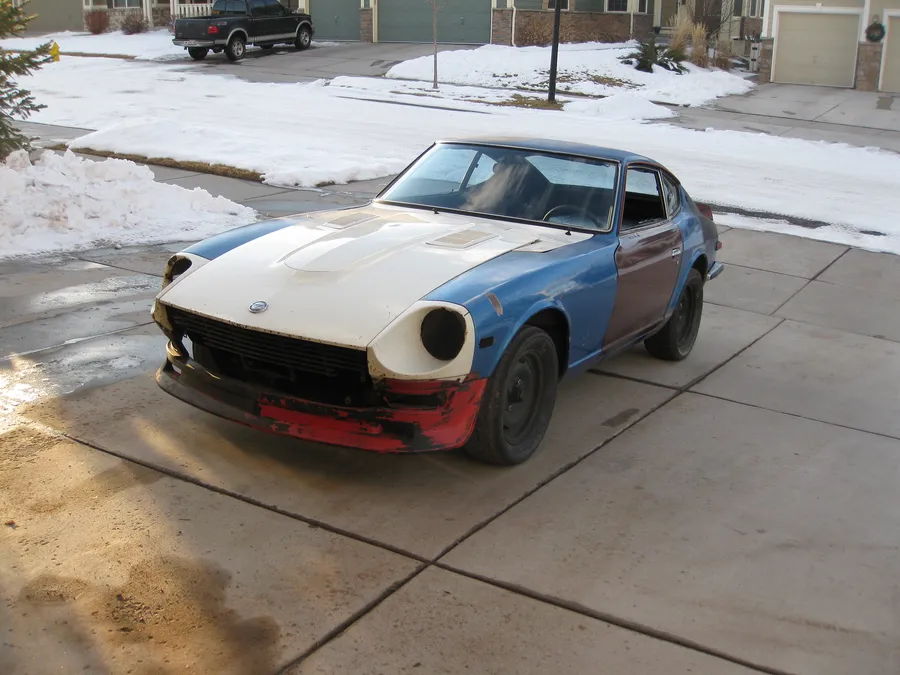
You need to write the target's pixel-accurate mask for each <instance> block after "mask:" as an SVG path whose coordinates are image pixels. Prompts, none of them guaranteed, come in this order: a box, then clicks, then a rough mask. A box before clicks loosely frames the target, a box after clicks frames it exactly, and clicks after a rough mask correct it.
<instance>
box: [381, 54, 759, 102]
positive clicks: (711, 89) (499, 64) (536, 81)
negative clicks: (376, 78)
mask: <svg viewBox="0 0 900 675" xmlns="http://www.w3.org/2000/svg"><path fill="white" fill-rule="evenodd" d="M636 46H637V43H636V42H631V43H625V44H604V43H599V42H593V43H584V44H577V45H560V52H559V66H558V68H559V70H558V76H557V89H558V90H559V91H561V92H566V91H568V92H572V93H579V94H589V95H592V96H616V95H619V94H622V93H628V94H629V95H631V96H640V97H643V98H647V99H650V100H653V101H659V102H661V103H674V104H678V105H693V106H697V105H703V104H705V103H709V102H710V101H712V100H714V99H716V98H718V97H720V96H728V95H730V94H745V93H747V92H748V91H750V89H752V88H753V84H752V83H751V82H750V81H748V80H746V79H744V78H743V77H739V76H738V75H734V74H732V73H728V72H725V71H723V70H707V69H705V68H698V67H696V66H693V65H691V64H689V63H686V64H685V66H686V67H687V69H688V72H686V73H684V74H682V75H679V74H678V73H673V72H671V71H668V70H665V69H664V68H659V67H658V66H654V68H653V72H652V73H644V72H642V71H639V70H636V69H635V68H634V66H629V65H627V64H624V63H622V62H621V61H620V60H619V57H620V56H624V55H626V54H629V53H631V52H632V51H633V50H634V48H635V47H636ZM433 68H434V60H433V57H432V56H423V57H421V58H417V59H412V60H410V61H403V62H402V63H398V64H397V65H396V66H394V67H393V68H391V69H390V70H389V71H388V72H387V75H386V77H388V78H393V79H405V80H426V81H428V80H431V79H432V77H433ZM549 68H550V48H549V47H505V46H502V45H485V46H483V47H479V48H478V49H468V50H455V51H446V52H440V53H439V54H438V78H439V80H440V81H441V82H446V83H449V84H457V85H470V86H480V87H508V88H513V89H523V88H540V87H546V85H547V80H548V78H549Z"/></svg>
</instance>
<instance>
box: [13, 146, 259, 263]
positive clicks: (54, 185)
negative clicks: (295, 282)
mask: <svg viewBox="0 0 900 675" xmlns="http://www.w3.org/2000/svg"><path fill="white" fill-rule="evenodd" d="M255 219H256V212H255V211H253V209H249V208H247V207H244V206H240V205H239V204H235V203H234V202H231V201H229V200H227V199H225V198H224V197H213V196H212V195H210V194H209V193H208V192H206V191H205V190H201V189H200V188H196V189H194V190H186V189H185V188H182V187H180V186H177V185H168V184H166V183H157V182H155V181H154V179H153V172H152V171H151V170H150V169H148V168H147V167H145V166H140V165H138V164H135V163H134V162H128V161H125V160H119V159H107V160H105V161H102V162H94V161H91V160H85V159H82V158H80V157H78V156H76V155H75V154H73V153H71V152H67V153H65V154H64V155H58V154H56V153H54V152H51V151H49V150H47V151H44V153H43V154H42V155H41V156H40V158H38V160H37V161H36V162H35V163H32V162H31V161H30V159H29V157H28V154H27V153H25V152H24V151H17V152H14V153H13V154H12V155H10V156H9V157H8V158H7V159H6V162H5V163H3V164H0V258H8V257H12V256H17V255H27V254H36V253H46V252H54V251H72V250H78V249H85V248H92V247H95V246H110V245H115V244H148V243H159V242H168V241H179V240H182V241H183V240H191V239H200V238H203V237H206V236H210V235H212V234H216V233H218V232H221V231H223V230H226V229H229V228H232V227H237V226H239V225H243V224H245V223H248V222H252V221H253V220H255Z"/></svg>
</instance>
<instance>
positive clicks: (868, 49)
mask: <svg viewBox="0 0 900 675" xmlns="http://www.w3.org/2000/svg"><path fill="white" fill-rule="evenodd" d="M883 49H884V46H883V44H882V43H881V42H860V43H859V53H858V54H857V57H856V88H857V89H861V90H862V91H876V90H877V89H878V75H879V74H880V73H881V53H882V50H883Z"/></svg>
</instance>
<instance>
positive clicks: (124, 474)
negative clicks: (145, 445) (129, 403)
mask: <svg viewBox="0 0 900 675" xmlns="http://www.w3.org/2000/svg"><path fill="white" fill-rule="evenodd" d="M0 445H2V446H3V448H4V453H3V454H2V456H0V466H2V470H0V512H2V514H3V518H4V520H5V521H6V523H7V525H6V526H5V527H3V530H2V532H0V537H2V545H0V594H2V595H3V601H2V603H0V625H2V626H3V644H2V647H0V672H3V673H4V675H44V674H49V673H60V672H63V673H82V672H93V673H104V672H106V673H129V672H133V673H142V674H145V675H149V674H151V673H152V674H154V675H156V674H163V673H216V675H267V674H269V673H275V672H276V670H277V669H278V667H279V666H281V665H283V664H284V663H287V662H289V661H290V660H292V659H293V658H295V656H296V655H297V654H299V653H301V652H302V651H303V650H305V649H307V648H309V647H310V646H311V645H312V644H313V643H314V642H315V641H316V640H318V639H321V638H322V637H323V636H324V635H325V634H326V633H327V632H328V631H329V630H332V629H333V628H334V627H335V626H336V625H338V624H339V623H340V622H341V621H345V620H347V619H349V618H350V617H351V616H352V615H353V613H355V612H358V611H360V610H362V609H363V608H364V607H365V606H366V605H367V604H368V603H370V602H371V601H373V600H374V599H375V598H376V597H377V596H378V595H379V594H381V593H383V592H385V591H386V590H387V589H388V588H389V587H390V586H391V585H392V584H394V583H396V582H397V581H399V580H400V579H402V578H403V577H405V576H406V575H408V574H410V573H411V572H412V571H413V570H414V569H415V566H416V563H415V562H413V561H411V560H408V559H404V558H401V557H399V556H397V555H395V554H392V553H389V552H386V551H384V550H381V549H378V548H375V547H372V546H368V545H366V544H362V543H359V542H356V541H353V540H351V539H347V538H345V537H340V536H337V535H333V534H330V533H328V532H325V531H323V530H317V529H313V528H310V527H308V526H307V525H306V524H304V523H301V522H298V521H295V520H292V519H290V518H287V517H285V516H281V515H278V514H275V513H272V512H271V511H267V510H264V509H260V508H256V507H254V506H251V505H249V504H246V503H244V502H241V501H239V500H236V499H231V498H228V497H226V496H223V495H220V494H216V493H214V492H211V491H209V490H205V489H202V488H199V487H197V486H194V485H190V484H187V483H184V482H183V481H179V480H176V479H173V478H171V477H169V476H165V475H163V474H160V473H158V472H155V471H151V470H149V469H145V468H143V467H140V466H137V465H134V464H132V463H130V462H125V461H122V460H120V459H117V458H115V457H111V456H109V455H106V454H104V453H101V452H98V451H96V450H92V449H88V448H85V447H83V446H79V445H76V444H74V443H72V442H71V441H68V440H64V439H63V440H60V439H56V438H53V437H51V436H48V435H46V434H43V433H41V432H40V431H38V430H35V429H30V428H21V429H19V430H17V431H15V432H13V433H12V434H8V435H6V436H4V437H2V438H0Z"/></svg>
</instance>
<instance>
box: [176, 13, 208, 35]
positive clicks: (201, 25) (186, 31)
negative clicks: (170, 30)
mask: <svg viewBox="0 0 900 675" xmlns="http://www.w3.org/2000/svg"><path fill="white" fill-rule="evenodd" d="M209 21H210V20H209V19H208V18H203V19H177V20H176V21H175V39H176V40H200V39H204V38H207V37H209V36H208V35H207V33H206V29H207V28H209Z"/></svg>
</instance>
